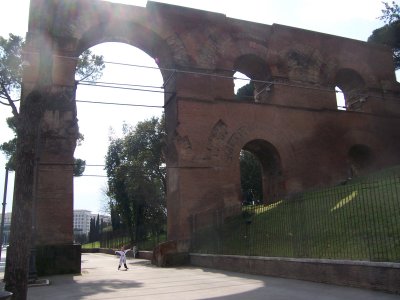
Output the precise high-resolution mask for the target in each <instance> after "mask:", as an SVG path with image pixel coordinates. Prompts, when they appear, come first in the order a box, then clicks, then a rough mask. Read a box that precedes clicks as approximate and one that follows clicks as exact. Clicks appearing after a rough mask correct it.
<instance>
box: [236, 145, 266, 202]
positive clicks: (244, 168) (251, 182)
mask: <svg viewBox="0 0 400 300" xmlns="http://www.w3.org/2000/svg"><path fill="white" fill-rule="evenodd" d="M240 184H241V188H242V192H243V202H245V203H247V202H249V201H250V199H249V196H250V195H251V197H253V199H252V200H262V196H263V191H262V167H261V163H260V161H259V160H258V159H257V158H256V157H255V156H254V155H253V154H252V153H251V152H249V151H246V150H242V151H240ZM247 204H249V203H247Z"/></svg>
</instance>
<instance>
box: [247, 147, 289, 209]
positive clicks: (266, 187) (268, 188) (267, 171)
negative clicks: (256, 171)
mask: <svg viewBox="0 0 400 300" xmlns="http://www.w3.org/2000/svg"><path fill="white" fill-rule="evenodd" d="M243 150H246V151H249V152H250V153H252V154H253V155H254V156H255V157H256V158H257V159H258V160H259V162H260V164H261V171H262V191H263V197H262V202H263V203H272V202H274V201H276V200H277V199H278V198H279V197H280V196H282V195H283V194H284V181H283V176H282V163H281V158H280V155H279V153H278V151H277V149H276V148H275V147H274V146H273V145H272V144H271V143H269V142H267V141H265V140H261V139H256V140H252V141H250V142H248V143H246V144H245V145H244V147H243Z"/></svg>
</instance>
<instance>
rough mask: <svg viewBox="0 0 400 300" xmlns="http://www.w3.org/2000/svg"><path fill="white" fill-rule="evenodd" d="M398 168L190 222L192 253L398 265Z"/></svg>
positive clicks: (195, 217) (208, 214)
mask: <svg viewBox="0 0 400 300" xmlns="http://www.w3.org/2000/svg"><path fill="white" fill-rule="evenodd" d="M399 196H400V168H399V167H397V168H392V169H390V170H386V171H385V172H381V173H378V174H375V175H371V176H367V177H363V178H358V179H354V180H351V181H349V182H347V183H345V184H343V185H340V186H335V187H332V188H327V189H321V190H314V191H308V192H305V193H302V194H298V195H295V196H292V197H290V198H286V199H282V200H280V201H277V202H275V203H273V204H270V205H253V206H235V207H230V208H226V209H223V210H217V211H207V212H202V213H199V214H196V215H193V216H192V228H193V232H192V252H195V253H210V254H211V253H212V254H230V255H251V256H268V257H274V256H275V257H295V258H327V259H350V260H369V261H388V262H400V200H399Z"/></svg>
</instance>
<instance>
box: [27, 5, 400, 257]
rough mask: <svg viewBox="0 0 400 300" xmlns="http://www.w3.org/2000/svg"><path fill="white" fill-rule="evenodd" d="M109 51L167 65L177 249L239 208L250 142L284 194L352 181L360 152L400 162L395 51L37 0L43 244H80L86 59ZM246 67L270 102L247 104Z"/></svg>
mask: <svg viewBox="0 0 400 300" xmlns="http://www.w3.org/2000/svg"><path fill="white" fill-rule="evenodd" d="M110 41H117V42H124V43H128V44H131V45H133V46H136V47H138V48H140V49H142V50H143V51H145V52H146V53H147V54H149V55H150V56H152V57H154V58H157V60H158V61H159V66H160V70H161V72H162V75H163V78H164V83H165V91H168V92H169V93H166V94H165V95H166V96H165V116H166V124H167V125H166V126H167V133H168V141H167V143H168V149H167V168H168V172H167V176H168V178H167V179H168V195H167V208H168V238H169V239H170V240H178V239H186V238H189V237H190V234H191V232H190V226H189V216H190V215H191V214H192V213H194V212H199V211H204V210H211V209H216V208H223V207H227V206H231V205H234V204H237V203H238V202H239V201H240V176H239V165H238V155H239V152H240V150H241V149H242V147H243V146H244V145H246V144H247V143H248V142H249V141H267V142H268V144H263V143H253V144H252V143H250V144H247V147H249V148H251V149H252V150H253V151H256V152H257V151H262V150H263V149H264V148H266V149H271V147H269V145H273V147H274V151H272V150H271V151H270V155H272V154H271V153H274V155H275V156H276V157H278V156H279V172H278V171H276V170H275V171H276V174H275V175H277V176H279V179H278V181H279V184H277V186H279V187H281V190H279V193H282V192H284V193H285V194H290V193H295V192H299V191H302V190H305V189H307V188H310V187H315V186H324V185H329V184H334V183H337V182H339V181H341V180H343V179H345V178H347V174H348V167H349V166H348V160H349V159H348V155H349V149H351V147H352V146H354V145H359V144H362V145H365V147H368V149H370V151H371V153H374V156H373V161H368V167H369V169H371V170H373V169H378V168H382V167H385V166H388V165H392V164H398V163H399V162H400V155H399V153H400V132H399V130H398V128H400V126H399V125H400V119H399V117H400V105H399V100H400V99H399V93H400V87H399V84H398V83H397V82H396V79H395V73H394V67H393V61H392V53H391V51H390V50H389V49H387V48H385V47H382V46H379V45H373V44H368V43H365V42H361V41H356V40H351V39H347V38H341V37H337V36H331V35H327V34H321V33H317V32H312V31H307V30H302V29H298V28H293V27H288V26H283V25H279V24H272V25H265V24H258V23H252V22H248V21H241V20H236V19H231V18H227V17H226V16H225V15H223V14H218V13H210V12H206V11H199V10H194V9H188V8H183V7H177V6H172V5H166V4H161V3H157V2H148V4H147V7H145V8H143V7H135V6H127V5H122V4H112V3H107V2H103V1H95V0H69V1H60V0H31V7H30V18H29V30H28V33H27V44H26V48H25V60H27V61H28V62H29V67H27V68H25V71H24V76H23V99H24V97H29V95H31V94H32V93H35V92H37V91H39V92H40V93H42V95H45V97H46V99H47V102H46V107H45V114H44V120H43V123H42V127H41V144H42V150H41V157H40V160H41V162H43V164H41V165H40V168H39V177H38V186H39V188H38V196H37V206H36V209H37V241H36V242H37V245H39V246H47V245H48V246H52V245H56V246H57V245H61V246H62V247H64V248H65V249H67V248H68V247H69V246H71V247H72V241H73V235H72V222H73V220H72V218H73V214H72V209H73V199H72V197H73V192H72V191H73V184H72V167H71V165H70V164H71V162H72V159H73V152H74V148H75V143H76V138H77V133H78V123H77V120H76V104H75V101H74V100H75V82H74V70H75V65H76V58H77V57H78V56H79V55H80V53H82V51H84V50H85V49H87V48H89V47H91V46H93V45H96V44H98V43H102V42H110ZM372 58H373V59H372ZM235 71H241V72H244V73H246V74H247V75H248V76H249V77H250V78H251V79H252V80H255V81H257V84H256V90H257V91H259V92H260V91H263V93H261V94H260V96H259V97H258V98H257V97H256V101H238V100H237V99H235V97H234V89H233V87H234V84H233V79H232V76H233V74H234V72H235ZM335 86H340V87H341V88H342V89H343V91H344V93H345V94H347V95H349V98H348V99H350V98H351V99H352V101H358V103H353V104H352V105H354V107H357V109H354V110H352V109H348V110H347V111H338V110H337V106H336V96H335V90H334V88H335ZM266 87H268V89H266ZM263 89H264V90H263ZM264 91H265V93H264ZM361 95H362V96H363V98H362V99H363V101H361V98H360V97H359V96H361ZM357 97H358V98H357ZM357 99H358V100H357ZM348 101H350V100H348ZM356 104H357V105H356ZM370 142H371V143H370ZM257 146H261V147H258V148H257ZM353 149H354V148H353ZM360 149H361V148H360ZM362 149H364V148H362ZM362 149H361V150H362ZM264 150H265V149H264ZM275 150H276V151H275ZM356 150H357V149H356ZM361 150H360V151H361ZM360 151H358V152H360ZM275 152H276V153H275ZM353 152H354V151H353ZM353 152H351V153H353ZM355 152H356V154H354V153H353V154H354V155H355V157H356V158H357V157H359V156H357V155H358V154H359V153H358V152H357V151H355ZM361 152H362V151H361ZM259 154H260V155H261V157H268V155H266V156H262V154H261V153H259ZM354 155H353V156H354ZM353 160H354V158H353ZM271 161H273V160H270V161H269V163H271ZM266 163H267V162H266ZM273 175H274V174H273ZM283 187H284V188H283ZM66 251H67V253H69V252H68V251H70V250H66ZM71 251H72V250H71ZM71 257H72V256H71ZM71 259H72V260H74V259H76V258H73V257H72V258H71Z"/></svg>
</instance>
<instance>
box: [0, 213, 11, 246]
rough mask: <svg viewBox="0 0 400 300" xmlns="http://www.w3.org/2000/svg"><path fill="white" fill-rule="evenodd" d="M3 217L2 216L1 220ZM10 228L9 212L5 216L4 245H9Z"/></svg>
mask: <svg viewBox="0 0 400 300" xmlns="http://www.w3.org/2000/svg"><path fill="white" fill-rule="evenodd" d="M1 217H2V215H1V214H0V218H1ZM10 226H11V213H10V212H7V213H5V214H4V230H3V242H2V244H3V245H6V244H8V237H9V236H10Z"/></svg>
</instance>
